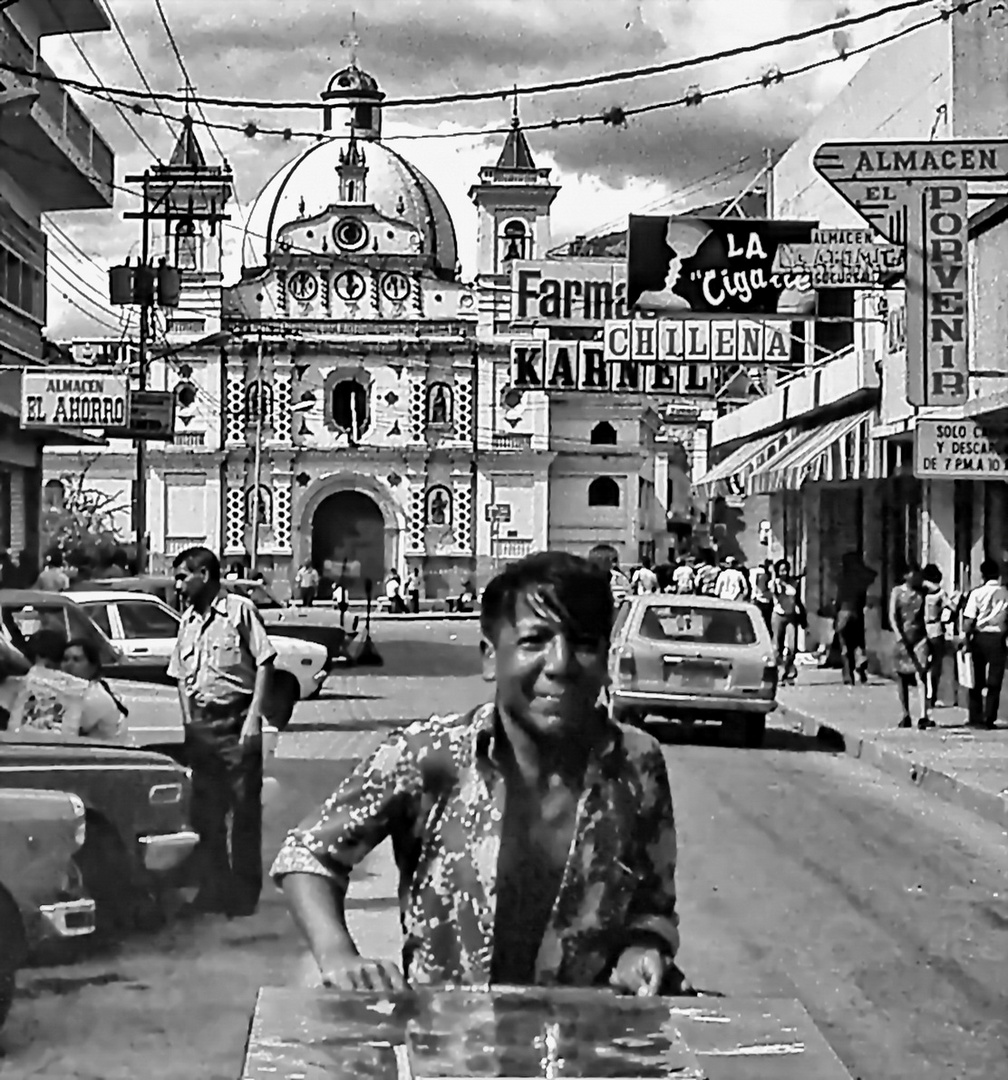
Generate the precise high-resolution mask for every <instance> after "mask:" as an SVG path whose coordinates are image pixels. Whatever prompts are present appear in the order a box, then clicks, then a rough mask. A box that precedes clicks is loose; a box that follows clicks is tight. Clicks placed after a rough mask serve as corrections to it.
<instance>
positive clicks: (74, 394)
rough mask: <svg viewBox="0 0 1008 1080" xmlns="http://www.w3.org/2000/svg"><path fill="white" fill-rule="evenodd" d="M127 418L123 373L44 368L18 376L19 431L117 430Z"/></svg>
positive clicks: (127, 381)
mask: <svg viewBox="0 0 1008 1080" xmlns="http://www.w3.org/2000/svg"><path fill="white" fill-rule="evenodd" d="M128 415H129V379H128V376H127V375H126V374H125V373H123V374H117V373H113V372H110V371H96V370H94V369H86V368H45V369H44V370H40V371H25V372H23V373H22V375H21V427H23V428H26V429H30V428H51V427H59V428H80V429H85V428H117V427H118V428H121V427H123V426H124V425H125V423H126V418H127V416H128Z"/></svg>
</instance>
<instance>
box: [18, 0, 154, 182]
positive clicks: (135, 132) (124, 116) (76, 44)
mask: <svg viewBox="0 0 1008 1080" xmlns="http://www.w3.org/2000/svg"><path fill="white" fill-rule="evenodd" d="M53 11H55V12H56V14H57V17H58V18H59V20H60V22H61V23H62V25H63V28H64V30H65V36H66V37H68V38H69V39H70V44H71V45H73V47H74V48H75V49H76V50H77V55H78V56H80V58H81V60H83V61H84V64H85V66H86V67H87V69H88V71H90V72H91V74H92V75H93V76H94V77H95V79H96V80H97V81H98V84H99V86H104V84H103V83H102V77H101V76H100V75H99V74H98V72H97V70H96V69H95V66H94V64H92V63H91V60H90V59H89V57H88V55H87V53H86V52H84V50H83V49H82V48H81V45H80V42H79V41H78V40H77V38H76V37H75V36H74V34H72V33H71V32H70V30H69V28H68V27H67V22H66V19H64V18H63V15H62V14H61V13H60V11H59V8H58V7H57V6H55V5H54V6H53ZM33 74H34V77H35V78H41V77H42V72H38V71H36V72H34V73H33ZM57 81H59V80H58V79H57ZM106 89H107V88H106ZM104 100H106V101H108V102H109V103H110V104H111V105H112V107H113V108H114V109H115V111H116V112H117V113H118V114H119V116H120V118H121V119H122V122H123V123H124V124H125V125H126V126H127V127H128V128H129V129H130V131H131V132H132V133H133V136H134V137H135V138H136V140H137V141H138V142H139V143H140V144H141V145H142V146H143V148H144V149H145V150H146V151H147V153H149V154H150V156H151V157H152V158H154V159H155V160H160V158H159V157H158V155H157V153H156V152H155V151H154V149H153V148H152V147H151V144H150V143H149V142H148V141H147V140H146V139H145V138H144V137H143V135H142V134H141V133H140V131H139V130H138V128H137V126H136V125H135V124H134V123H133V121H132V120H131V119H130V117H129V114H128V113H127V112H126V110H125V109H124V108H123V107H122V105H121V104H120V103H119V102H118V101H116V100H115V99H114V98H112V97H105V99H104Z"/></svg>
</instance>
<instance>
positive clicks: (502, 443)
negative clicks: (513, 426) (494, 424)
mask: <svg viewBox="0 0 1008 1080" xmlns="http://www.w3.org/2000/svg"><path fill="white" fill-rule="evenodd" d="M490 445H491V447H492V449H494V450H510V451H512V452H516V453H521V452H522V451H527V450H531V449H532V436H531V435H522V434H516V435H509V434H500V433H497V432H495V433H494V434H493V436H492V441H491V444H490Z"/></svg>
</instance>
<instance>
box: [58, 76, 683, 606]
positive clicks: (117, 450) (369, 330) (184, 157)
mask: <svg viewBox="0 0 1008 1080" xmlns="http://www.w3.org/2000/svg"><path fill="white" fill-rule="evenodd" d="M383 98H384V94H383V93H382V92H381V90H380V89H379V87H378V85H377V83H376V82H375V80H374V79H373V78H372V77H371V76H370V75H369V74H367V73H366V72H364V71H362V70H361V69H360V68H359V67H358V66H357V64H356V62H351V64H350V65H349V66H348V67H346V68H344V69H343V70H341V71H339V72H337V73H336V74H335V75H334V76H333V77H332V79H331V80H330V82H329V84H328V86H327V88H326V90H325V91H324V93H323V94H322V99H323V102H324V120H323V124H324V129H325V137H323V138H321V139H320V140H319V141H317V142H316V143H314V144H313V145H312V146H310V147H309V148H308V149H307V150H305V151H304V152H303V153H302V154H301V155H300V156H299V157H297V158H296V159H294V160H293V161H291V162H290V163H288V164H287V165H286V166H284V167H283V168H282V169H281V170H280V171H279V172H278V173H277V174H276V175H275V176H274V177H273V178H272V179H271V180H270V182H269V183H268V184H267V186H266V187H265V188H264V190H263V191H262V192H261V194H260V195H259V197H258V198H257V200H256V201H255V203H254V205H253V207H252V209H251V212H250V214H249V217H248V220H247V225H246V227H245V241H246V249H245V250H246V252H249V253H250V257H247V259H246V260H245V261H246V263H247V265H246V266H245V268H244V269H243V271H242V274H241V278H240V280H239V281H237V282H236V283H234V284H230V285H224V284H223V283H222V281H221V279H220V275H219V252H218V251H217V248H216V240H215V238H214V237H213V236H212V235H205V230H204V229H203V228H202V227H201V226H200V224H199V222H198V221H193V220H188V219H187V218H186V210H187V207H192V206H194V205H195V206H200V205H202V204H204V203H206V202H207V200H208V199H211V198H217V199H219V198H220V197H221V194H222V187H223V186H224V185H229V184H230V180H229V174H228V173H227V172H226V170H225V171H224V172H222V170H221V168H220V167H214V166H209V165H207V163H206V161H205V158H204V157H203V154H202V151H201V149H200V148H199V146H198V144H197V143H196V140H195V137H194V136H193V133H192V127H191V125H188V126H187V127H186V129H185V132H184V133H183V136H182V138H181V139H180V144H179V147H177V148H176V153H175V155H174V157H173V159H172V163H173V164H172V165H169V166H168V167H167V168H169V169H170V168H173V167H174V168H175V169H176V170H178V169H183V170H188V171H187V172H185V174H184V175H183V176H182V177H181V179H180V177H179V176H178V175H173V176H172V177H170V178H169V179H170V191H171V198H172V200H173V206H175V207H177V212H173V213H169V214H166V215H165V225H164V229H165V235H164V237H163V241H164V245H165V250H166V252H167V253H168V255H169V257H170V258H171V260H172V261H174V262H176V264H178V265H180V267H181V269H182V278H183V286H182V301H181V304H180V307H179V309H177V310H175V311H174V312H172V313H171V317H170V321H169V323H168V325H167V326H166V327H165V328H164V341H163V348H162V349H161V350H160V351H161V352H162V353H163V354H164V355H163V357H161V358H160V359H159V358H158V350H155V353H154V354H153V358H152V362H151V367H150V381H149V385H150V386H151V387H152V388H162V389H169V390H174V391H175V393H176V400H177V402H178V404H179V409H178V418H177V422H176V438H175V440H173V441H172V442H170V443H165V444H152V447H151V450H150V452H149V454H148V458H149V461H150V468H151V475H150V478H149V481H148V498H149V500H150V502H149V508H148V522H149V526H150V551H151V553H152V564H157V563H158V562H160V563H161V564H162V566H164V565H166V564H167V563H168V562H170V559H171V557H172V555H173V554H175V553H176V552H177V551H178V550H181V548H182V547H184V546H188V545H189V544H192V543H197V542H198V543H206V544H208V545H209V546H211V547H213V548H214V549H216V550H218V551H220V552H221V553H222V556H223V558H224V561H225V562H226V563H227V562H234V561H238V562H242V563H244V564H245V565H246V566H247V565H248V564H249V562H250V560H252V561H254V562H255V563H256V565H257V566H258V567H260V568H261V569H263V570H264V572H265V573H266V575H267V577H269V578H275V579H276V580H278V581H289V580H290V579H291V577H292V576H293V570H294V568H295V567H296V566H297V565H300V563H302V562H303V561H304V560H306V559H311V560H312V561H313V562H314V563H315V565H316V566H317V567H318V569H319V570H320V571H323V572H324V574H325V575H326V576H327V577H329V578H330V579H336V578H339V577H340V575H341V574H343V575H345V577H346V580H347V581H348V582H349V583H350V588H351V592H352V593H353V592H357V593H358V594H359V593H360V592H361V590H362V588H363V583H364V581H365V580H366V579H370V580H371V581H373V582H378V583H380V582H381V581H382V579H383V578H384V577H386V576H387V575H388V573H389V572H390V571H392V570H396V571H397V572H399V573H400V574H409V573H410V572H411V571H412V570H413V569H414V568H416V569H419V570H420V572H421V575H422V578H423V580H424V585H425V590H426V593H427V595H428V596H431V597H433V596H445V595H452V594H455V593H457V592H458V591H459V589H460V587H461V585H462V583H463V582H464V581H465V580H467V579H469V578H472V579H474V580H476V581H477V582H482V581H483V580H485V578H486V577H487V576H488V575H489V574H490V573H491V572H492V571H493V570H494V569H495V568H496V567H497V566H499V565H500V563H501V562H503V561H507V560H509V559H513V558H516V557H520V556H521V555H524V554H526V553H527V552H528V551H531V550H535V549H540V548H544V547H546V546H553V547H564V548H567V549H569V550H573V551H578V552H580V553H587V551H589V550H590V549H591V548H592V547H595V546H597V545H598V544H606V545H608V546H611V547H613V548H614V550H616V551H617V553H618V554H619V555H620V557H621V560H622V561H623V562H624V563H633V562H636V561H637V559H638V558H639V556H640V555H641V554H642V553H645V552H647V553H655V552H656V553H657V554H658V555H659V557H664V549H663V544H664V541H665V538H666V520H665V502H666V495H665V470H664V469H663V466H662V464H661V458H662V454H661V452H660V450H659V447H658V435H659V424H658V419H657V415H656V414H655V413H654V411H653V410H652V409H651V408H650V406H649V404H648V402H647V401H646V400H645V399H644V397H643V395H639V396H638V395H634V396H630V397H628V396H627V395H621V396H620V397H619V399H618V400H617V399H616V398H615V397H614V396H613V397H610V395H598V394H596V395H589V396H587V397H586V396H585V395H566V396H564V395H560V396H555V395H550V396H547V395H545V394H543V393H534V392H533V393H527V392H520V391H516V390H515V389H514V388H513V387H512V386H511V382H510V363H511V343H512V341H513V340H514V339H515V337H516V336H519V335H524V336H527V335H528V334H529V333H530V332H532V333H536V332H537V331H535V330H532V331H530V330H529V329H528V328H527V327H524V326H519V325H517V324H516V323H515V321H514V320H513V319H512V316H511V269H512V266H513V264H514V263H515V261H516V260H535V259H541V258H544V257H545V255H546V252H547V251H548V250H549V248H550V244H551V235H550V208H551V205H552V203H553V201H554V199H555V198H556V196H557V194H558V192H559V188H558V187H557V186H556V185H555V184H553V183H552V182H551V179H550V170H549V169H543V168H538V167H537V166H536V164H535V162H534V160H533V157H532V153H531V150H530V148H529V146H528V143H527V141H526V138H525V135H524V133H523V132H522V130H521V127H520V124H519V121H518V118H517V111H516V113H515V117H514V119H513V122H512V126H511V130H510V131H509V133H508V135H507V136H506V138H505V141H504V145H503V148H502V149H501V151H500V154H499V157H498V159H497V161H496V163H495V164H490V165H487V166H486V167H485V168H483V169H481V170H480V174H479V176H478V177H477V178H476V182H475V183H474V184H473V185H472V187H471V189H470V190H469V196H470V198H471V200H472V202H473V204H474V206H475V208H476V212H477V215H478V256H477V266H476V276H475V280H472V281H464V280H463V279H462V276H461V271H460V266H459V261H458V250H457V241H456V234H455V229H454V226H453V223H452V220H451V216H450V214H449V212H448V209H447V207H446V205H445V203H444V200H443V199H442V197H441V195H440V194H439V193H438V192H437V190H436V189H435V188H434V186H433V185H432V184H431V182H430V181H429V180H428V179H427V178H426V177H425V176H424V175H423V174H422V173H421V172H420V171H419V170H418V169H417V168H416V167H415V166H414V165H413V164H411V163H410V162H409V161H408V160H407V159H406V158H405V157H404V156H402V155H400V154H398V153H396V152H395V151H394V150H392V149H391V148H390V147H389V146H388V145H387V144H386V143H385V142H383V140H382V121H383V115H382V113H383V106H382V101H383ZM336 132H340V134H339V135H338V136H337V135H336V134H335V133H336ZM343 132H345V134H343ZM159 168H162V167H160V166H159V167H156V168H155V169H154V170H153V173H154V176H155V180H157V174H158V169H159ZM168 186H169V185H168V184H167V182H166V187H168ZM227 194H228V195H230V190H228V192H227ZM215 259H216V263H215ZM221 342H223V344H221ZM185 388H188V389H185ZM589 398H590V400H589ZM600 434H601V436H603V437H602V438H601V439H600V438H599V435H600ZM159 446H160V449H158V447H159ZM124 450H125V447H117V446H114V445H110V446H109V447H108V449H107V450H106V451H104V452H103V453H101V454H96V455H93V457H92V460H91V462H90V464H89V467H88V475H89V481H88V482H89V483H90V484H92V485H94V486H97V487H103V486H104V487H105V488H108V487H109V486H110V485H116V484H118V485H119V487H120V488H121V487H122V485H123V482H124V479H125V478H126V477H128V476H129V469H130V459H129V458H128V456H124ZM76 460H77V463H78V464H77V469H78V471H79V469H80V459H79V458H77V459H76ZM73 469H74V459H73V458H72V457H70V456H68V455H66V454H61V455H54V456H53V457H52V458H47V474H48V478H49V479H50V481H51V482H52V483H51V494H52V495H53V496H54V497H58V495H59V492H58V491H57V490H56V486H55V485H59V484H62V483H64V482H65V479H66V477H67V475H68V474H72V473H73ZM123 525H124V531H128V523H126V522H123ZM253 553H254V554H253Z"/></svg>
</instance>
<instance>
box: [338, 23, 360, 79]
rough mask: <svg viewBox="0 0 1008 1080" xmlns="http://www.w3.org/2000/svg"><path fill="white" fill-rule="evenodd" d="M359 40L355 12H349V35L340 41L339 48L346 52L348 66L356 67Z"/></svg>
mask: <svg viewBox="0 0 1008 1080" xmlns="http://www.w3.org/2000/svg"><path fill="white" fill-rule="evenodd" d="M360 43H361V39H360V36H359V35H358V33H357V12H356V11H351V12H350V33H349V34H347V36H346V37H345V38H343V39H342V40H341V41H340V47H341V48H343V49H346V50H347V55H348V59H349V60H350V66H351V67H356V66H357V46H358V45H360Z"/></svg>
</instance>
